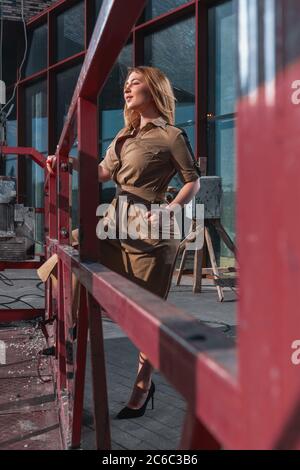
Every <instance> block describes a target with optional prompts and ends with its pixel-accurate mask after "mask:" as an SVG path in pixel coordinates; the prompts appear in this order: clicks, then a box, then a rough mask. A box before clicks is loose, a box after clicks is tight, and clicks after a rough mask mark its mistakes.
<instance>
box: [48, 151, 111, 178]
mask: <svg viewBox="0 0 300 470" xmlns="http://www.w3.org/2000/svg"><path fill="white" fill-rule="evenodd" d="M69 160H70V162H71V163H72V165H73V169H74V170H76V171H78V160H77V159H76V158H72V157H69ZM46 166H47V170H48V171H49V172H50V173H52V174H54V173H55V170H56V156H55V155H49V156H48V158H47V160H46ZM110 179H111V176H110V172H109V171H108V170H107V169H106V168H104V167H103V166H102V165H101V164H99V165H98V181H99V182H100V183H104V182H105V181H108V180H110Z"/></svg>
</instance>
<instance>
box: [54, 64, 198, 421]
mask: <svg viewBox="0 0 300 470" xmlns="http://www.w3.org/2000/svg"><path fill="white" fill-rule="evenodd" d="M124 99H125V106H124V120H125V127H124V128H123V129H121V130H120V132H119V133H118V134H117V135H116V137H115V138H114V140H113V141H112V143H111V145H110V146H109V148H108V150H107V152H106V155H105V158H104V160H103V161H102V162H101V163H100V164H99V166H98V176H99V181H100V182H104V181H108V180H110V179H113V180H114V181H115V182H116V184H117V188H118V189H117V194H116V196H115V198H114V199H113V201H112V204H111V207H112V208H113V209H116V212H117V210H118V209H119V208H120V206H119V201H120V196H121V195H122V196H126V197H127V199H126V203H125V206H124V204H123V202H122V207H121V209H122V211H121V214H124V211H125V214H127V217H128V221H130V220H133V219H134V218H135V217H139V220H141V218H140V216H141V215H142V216H143V217H144V220H146V223H147V224H146V225H147V226H148V225H149V223H151V224H154V225H155V224H156V226H158V227H159V233H160V235H162V234H163V232H164V227H163V226H162V224H161V220H162V219H160V218H159V214H158V211H157V210H151V203H165V202H166V200H165V198H164V194H165V192H166V190H167V187H168V183H169V182H170V180H171V179H172V177H173V176H174V175H175V174H176V173H179V176H180V177H181V179H182V182H183V187H182V188H181V189H180V191H179V192H178V194H177V195H176V197H175V199H174V200H173V201H172V202H171V203H170V204H168V205H167V206H165V207H164V208H163V209H161V211H163V212H165V214H170V211H171V212H172V211H173V209H176V208H177V209H178V207H179V208H181V207H182V206H183V205H184V204H187V203H188V202H189V201H190V200H191V199H192V198H193V196H194V195H195V194H196V193H197V192H198V191H199V188H200V183H199V171H198V170H197V166H196V165H195V161H194V159H193V157H192V155H191V153H190V150H189V146H188V144H187V142H186V139H185V136H184V134H183V132H182V130H181V129H178V128H176V127H175V126H174V116H175V97H174V94H173V90H172V86H171V84H170V81H169V80H168V78H167V77H166V76H165V75H164V73H163V72H161V71H160V70H159V69H157V68H154V67H144V66H141V67H135V68H131V69H129V72H128V75H127V78H126V81H125V85H124ZM54 165H55V157H53V156H51V157H49V158H48V160H47V167H48V169H49V171H50V172H51V171H53V167H54ZM137 203H143V204H145V207H146V209H145V210H143V209H141V208H140V205H137ZM112 212H113V211H108V212H107V214H106V217H105V220H106V221H107V222H108V224H109V223H110V222H112V221H113V223H115V224H116V225H118V221H116V220H114V215H112ZM130 214H131V215H130ZM146 225H145V226H144V227H141V228H140V229H141V231H142V232H143V230H144V229H145V228H146ZM174 227H175V228H174ZM174 233H176V222H175V224H174V223H173V230H171V237H170V238H169V239H168V238H163V237H162V236H159V237H158V238H154V239H153V238H145V237H140V238H138V239H131V238H130V237H129V238H126V239H123V237H119V238H117V239H109V238H106V239H105V240H100V245H101V248H100V253H101V254H100V262H101V263H102V264H104V265H105V266H107V267H109V268H110V269H112V270H113V271H116V272H118V273H119V274H121V275H123V276H125V277H127V278H128V279H130V280H132V281H133V282H135V283H136V284H138V285H140V286H142V287H144V288H145V289H147V290H149V291H151V292H153V293H154V294H157V295H159V296H160V297H162V298H164V299H166V298H167V295H168V292H169V289H170V285H171V279H172V274H173V270H174V266H175V261H176V255H177V250H178V246H179V243H180V239H179V238H175V237H172V234H174ZM152 371H153V367H152V365H151V364H150V362H149V361H148V359H147V357H146V356H145V355H144V354H143V353H142V352H141V353H140V355H139V365H138V373H137V378H136V380H135V383H134V387H133V390H132V394H131V397H130V400H129V402H128V404H127V406H126V407H125V408H123V409H122V410H121V411H120V413H119V414H118V415H117V418H119V419H122V418H134V417H138V416H142V415H143V414H144V412H145V409H146V406H147V404H148V401H149V400H150V399H151V398H152V407H153V396H154V391H155V386H154V383H153V382H152V380H151V376H152Z"/></svg>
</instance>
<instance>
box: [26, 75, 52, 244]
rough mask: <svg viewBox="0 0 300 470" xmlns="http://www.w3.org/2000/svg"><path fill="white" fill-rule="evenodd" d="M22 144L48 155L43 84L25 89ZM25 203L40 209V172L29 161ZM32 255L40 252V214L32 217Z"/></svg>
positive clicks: (42, 200) (41, 181)
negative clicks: (24, 125)
mask: <svg viewBox="0 0 300 470" xmlns="http://www.w3.org/2000/svg"><path fill="white" fill-rule="evenodd" d="M25 123H26V132H25V136H26V142H25V145H26V146H28V147H34V148H36V149H37V150H39V151H40V152H41V153H44V154H45V155H47V153H48V148H47V147H48V118H47V86H46V81H45V80H43V81H39V82H37V83H35V84H34V85H31V86H28V87H27V88H26V89H25ZM26 188H27V193H26V204H27V205H28V206H32V207H43V206H44V170H43V169H42V168H41V167H40V166H39V165H37V164H36V163H34V162H33V161H32V160H31V159H27V161H26ZM35 221H36V234H35V239H36V240H37V243H36V246H35V250H36V253H40V252H42V251H43V247H42V243H43V240H44V231H43V227H44V223H43V214H36V218H35Z"/></svg>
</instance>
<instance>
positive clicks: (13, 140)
mask: <svg viewBox="0 0 300 470" xmlns="http://www.w3.org/2000/svg"><path fill="white" fill-rule="evenodd" d="M13 103H14V107H13V109H12V111H11V113H10V115H9V116H8V119H7V125H6V142H7V145H8V146H9V147H15V146H17V118H16V106H15V100H14V101H13ZM4 173H5V175H6V176H17V159H16V156H15V155H6V157H5V162H4Z"/></svg>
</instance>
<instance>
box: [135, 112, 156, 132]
mask: <svg viewBox="0 0 300 470" xmlns="http://www.w3.org/2000/svg"><path fill="white" fill-rule="evenodd" d="M159 116H160V114H159V112H158V111H157V110H156V109H155V110H154V109H149V110H147V111H146V112H143V113H140V125H139V128H140V129H142V128H143V127H144V126H145V125H146V124H147V123H148V122H150V121H152V120H153V119H157V118H159Z"/></svg>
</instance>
